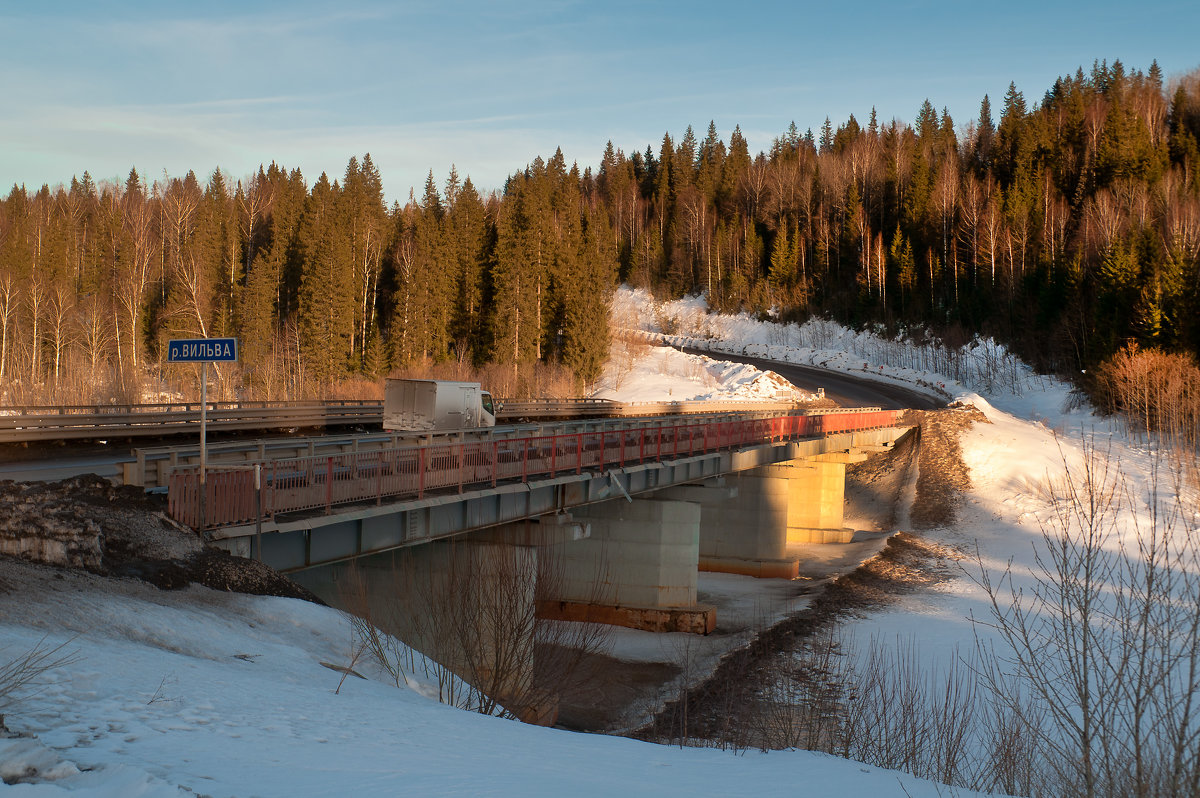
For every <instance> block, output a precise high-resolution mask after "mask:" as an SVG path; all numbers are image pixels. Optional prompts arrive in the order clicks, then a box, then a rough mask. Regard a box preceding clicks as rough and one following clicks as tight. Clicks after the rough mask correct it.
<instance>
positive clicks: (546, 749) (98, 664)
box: [0, 291, 1146, 798]
mask: <svg viewBox="0 0 1200 798" xmlns="http://www.w3.org/2000/svg"><path fill="white" fill-rule="evenodd" d="M701 310H702V308H701V306H700V303H699V302H697V301H695V300H692V301H689V302H684V303H677V304H674V305H665V306H664V305H658V306H656V305H654V304H653V303H650V302H649V301H648V297H645V296H644V295H639V294H638V293H637V292H630V291H622V293H621V294H620V296H619V297H618V301H617V306H616V308H615V313H614V315H615V323H616V324H618V325H623V326H625V327H627V328H628V329H631V330H640V331H643V332H642V334H643V335H644V336H646V337H648V338H653V337H655V336H658V335H660V334H662V333H664V332H670V333H672V335H674V336H677V337H675V338H672V341H684V340H685V339H686V342H687V343H688V344H690V345H692V346H707V347H708V348H710V349H712V350H713V351H714V353H715V352H719V351H736V352H739V353H741V352H747V353H750V354H755V355H759V356H762V357H769V358H775V359H778V360H782V361H785V362H802V363H814V364H819V365H821V364H824V365H834V366H837V367H839V368H844V369H847V370H852V371H859V372H863V373H870V374H871V375H872V376H874V377H875V378H877V379H884V380H889V381H895V382H902V383H904V384H906V385H913V386H919V387H922V388H924V389H925V390H928V391H931V392H933V393H936V394H939V395H941V396H943V397H946V398H950V399H958V400H961V401H966V402H971V403H974V404H975V405H976V406H977V407H978V408H979V409H980V410H981V411H983V412H984V413H985V414H986V415H987V417H988V420H989V421H990V422H991V423H990V424H982V423H981V424H976V425H975V426H974V427H973V428H972V429H971V430H970V431H969V432H967V433H965V434H964V436H963V440H962V444H963V450H964V451H963V454H964V459H965V461H966V462H967V464H968V465H969V467H970V469H971V478H972V487H971V489H970V492H969V494H968V497H967V504H966V507H965V508H964V509H963V511H962V513H961V516H960V522H959V524H958V525H957V526H956V527H955V528H954V529H946V530H935V531H934V532H933V533H931V534H932V535H933V536H934V537H936V538H940V539H941V540H942V542H944V543H947V544H950V545H955V546H958V547H960V548H962V549H967V550H971V549H973V548H974V546H975V545H976V544H977V545H978V547H979V551H980V553H981V556H982V557H983V559H984V561H985V562H986V563H988V564H991V565H1000V566H1002V565H1003V564H1004V563H1005V562H1007V561H1008V560H1009V559H1010V558H1011V559H1012V560H1013V562H1014V565H1015V566H1016V567H1017V568H1025V569H1028V567H1029V566H1030V564H1031V562H1032V550H1033V549H1032V547H1033V544H1034V543H1035V542H1036V541H1037V540H1039V539H1040V525H1039V519H1042V518H1044V517H1045V514H1046V512H1047V508H1048V503H1047V498H1046V495H1045V493H1044V492H1043V491H1042V490H1041V488H1040V486H1041V485H1042V484H1043V481H1044V479H1045V478H1046V477H1047V475H1054V474H1058V473H1061V471H1062V470H1063V467H1064V458H1065V460H1066V462H1068V463H1077V462H1078V461H1079V459H1080V457H1081V454H1080V451H1079V447H1078V445H1077V444H1076V443H1074V442H1073V441H1074V440H1075V438H1073V435H1075V434H1078V433H1080V432H1081V431H1090V432H1092V433H1093V434H1099V435H1101V436H1106V437H1112V436H1114V433H1113V431H1112V430H1110V429H1109V428H1108V427H1107V426H1105V425H1104V423H1103V422H1101V421H1099V420H1098V419H1097V418H1095V417H1094V416H1092V415H1091V414H1090V413H1088V412H1087V411H1086V410H1069V409H1067V408H1066V400H1067V399H1068V394H1069V392H1068V390H1067V389H1066V387H1065V386H1063V385H1061V384H1059V383H1056V382H1054V381H1052V380H1047V379H1043V378H1039V377H1036V376H1034V375H1033V374H1032V373H1030V372H1029V370H1028V369H1026V368H1024V367H1023V366H1022V365H1021V364H1020V363H1018V362H1017V361H1016V360H1015V359H1013V358H1011V357H1010V356H1008V355H1007V354H1006V353H1005V352H1004V351H1003V350H1002V348H1000V347H997V346H996V345H995V344H994V343H991V342H979V343H978V344H977V345H975V346H974V347H972V348H971V350H970V351H969V352H968V353H967V354H966V355H965V356H961V357H959V358H957V359H953V358H950V357H948V356H947V354H946V353H945V352H942V351H938V350H937V347H933V348H931V349H930V350H929V351H924V352H922V351H920V348H919V347H916V346H911V347H908V348H905V347H902V346H896V345H893V344H890V343H888V342H884V341H881V340H879V339H878V338H875V337H873V336H870V335H864V334H859V333H852V332H850V331H846V330H843V329H841V328H838V327H837V326H836V325H832V324H829V323H826V322H818V323H815V324H811V325H805V327H795V326H789V327H781V326H778V325H771V324H769V323H763V322H758V321H755V320H753V319H749V318H745V317H712V316H705V315H703V314H702V312H701ZM938 363H942V364H945V366H946V369H945V371H947V372H953V373H944V372H942V371H938V370H937V368H935V366H936V365H937V364H938ZM747 368H748V367H743V366H738V367H736V368H730V367H723V366H719V365H716V364H714V363H711V362H704V361H701V360H699V359H695V358H690V357H687V356H680V355H678V354H677V353H676V354H671V353H668V352H663V351H661V350H658V349H650V348H647V349H645V350H643V351H641V352H640V357H634V358H633V360H632V362H629V363H614V364H610V368H609V371H608V373H607V374H606V377H605V380H606V384H605V385H604V386H603V391H604V392H605V395H607V396H610V397H613V398H620V399H622V400H662V399H686V398H694V397H698V396H728V395H734V396H739V397H740V396H744V394H741V393H739V391H743V390H744V391H746V392H747V393H755V392H759V391H760V389H761V391H762V393H760V395H762V396H763V398H775V397H774V391H775V390H776V387H775V386H774V384H773V383H771V382H770V379H769V378H767V377H764V376H763V375H758V374H755V373H753V372H752V371H748V370H747ZM668 375H669V376H668ZM739 385H740V386H742V387H738V386H739ZM745 386H752V387H745ZM753 386H759V387H753ZM664 390H665V392H666V395H665V396H664V395H663V392H664ZM723 392H725V393H723ZM768 393H769V394H771V395H769V396H767V395H766V394H768ZM1055 431H1057V432H1059V433H1060V437H1056V436H1055V434H1054V432H1055ZM1062 433H1065V434H1062ZM1114 446H1116V447H1119V449H1120V452H1121V453H1122V455H1127V457H1123V460H1122V462H1123V463H1124V464H1125V465H1126V466H1127V467H1128V468H1129V469H1130V470H1131V471H1132V472H1139V471H1140V470H1141V469H1144V467H1145V466H1146V453H1145V452H1144V451H1141V450H1140V449H1138V447H1136V446H1131V445H1128V444H1127V443H1125V442H1124V441H1122V440H1120V439H1116V440H1115V442H1114ZM1143 482H1144V480H1143ZM1138 484H1142V483H1138ZM22 573H23V572H22ZM6 574H7V572H6V571H5V572H0V646H2V647H3V649H4V650H3V652H2V653H0V664H2V663H3V662H4V661H5V660H7V659H8V658H9V657H12V656H15V655H17V654H18V653H20V652H22V651H25V650H28V649H29V648H31V647H33V646H36V645H38V644H39V643H42V644H47V645H52V646H53V645H59V644H65V649H64V650H69V651H72V652H76V655H77V658H76V661H75V662H73V663H72V664H68V665H65V666H63V667H61V668H58V669H55V670H53V671H50V672H48V673H47V674H46V675H45V677H44V679H43V684H42V685H41V689H40V691H39V692H37V693H36V694H34V695H31V696H28V697H26V699H25V700H24V701H23V702H21V703H20V704H19V705H17V706H15V707H12V708H10V709H9V710H8V713H7V716H6V717H5V718H4V722H5V723H6V724H7V726H8V728H9V729H11V730H12V731H13V732H18V733H20V735H21V736H15V737H7V738H4V739H0V774H2V775H3V777H4V779H5V780H6V781H9V782H12V781H15V780H17V779H18V778H19V777H21V776H22V775H25V774H27V775H28V779H27V781H26V783H20V784H15V785H13V786H10V787H8V788H6V791H5V794H6V795H8V794H11V795H14V796H22V795H31V796H44V795H72V796H74V795H80V796H82V795H95V796H166V795H171V796H179V795H211V796H253V795H262V796H275V795H280V796H283V795H286V796H323V795H331V794H348V795H355V796H360V795H361V796H371V795H378V796H391V795H398V794H409V795H463V796H467V795H521V796H525V795H563V794H569V795H579V796H583V795H597V796H600V795H613V794H624V795H656V796H658V795H689V796H701V795H743V794H750V793H753V794H756V795H787V796H806V795H808V796H824V795H832V794H842V795H878V796H890V795H895V796H901V795H907V796H913V797H914V798H916V797H918V796H928V797H929V798H932V797H933V796H940V795H948V794H954V795H965V794H966V793H964V792H962V791H957V790H955V791H953V792H951V791H949V790H947V788H945V787H939V786H938V785H934V784H931V783H928V782H923V781H920V780H917V779H914V778H911V777H909V776H906V775H903V774H899V773H896V772H893V771H887V770H882V769H879V768H876V767H871V766H867V765H861V764H859V763H855V762H851V761H847V760H841V759H837V758H834V757H830V756H825V755H821V754H814V753H809V752H803V751H787V752H772V753H767V754H762V753H757V752H750V753H744V754H740V755H739V754H734V753H731V752H724V751H719V750H714V749H679V748H671V747H664V746H658V745H651V744H646V743H640V742H635V741H632V740H628V739H623V738H615V737H605V736H599V735H585V734H576V733H569V732H563V731H557V730H553V729H545V728H538V727H532V726H526V725H522V724H520V723H516V722H512V721H506V720H500V719H496V718H489V717H483V716H480V715H477V714H473V713H470V712H464V711H460V710H456V709H452V708H450V707H447V706H444V705H440V704H438V703H437V702H436V701H435V700H433V699H431V698H430V697H429V696H430V695H431V694H436V691H435V690H433V689H431V688H430V687H429V686H425V685H421V684H418V683H413V684H412V685H410V686H409V687H404V688H396V687H394V686H391V685H389V684H388V683H387V682H386V680H384V679H382V678H378V675H377V674H375V673H373V672H372V670H371V667H370V664H369V663H366V662H362V661H359V662H352V659H353V655H352V651H351V649H352V641H351V631H350V625H349V623H348V622H347V620H346V619H345V618H344V617H342V616H341V615H340V614H339V613H337V612H335V611H333V610H330V609H326V608H321V607H317V606H313V605H310V604H306V603H303V602H299V601H294V600H287V599H277V598H260V597H250V596H241V595H232V594H222V593H215V592H212V591H209V590H206V589H203V588H198V587H193V588H189V589H188V590H185V591H182V592H176V593H165V592H160V591H157V590H155V589H154V588H151V587H148V586H145V585H142V584H140V583H132V582H131V583H127V584H125V585H123V586H122V587H121V588H120V589H119V590H117V591H115V592H114V591H112V590H111V589H107V590H102V589H100V587H99V586H98V584H97V581H96V580H95V579H94V578H92V577H87V576H77V577H68V578H60V577H59V576H57V575H55V574H54V573H53V572H51V571H48V570H43V569H35V570H34V572H33V576H32V577H26V576H21V575H20V574H16V575H13V574H8V575H6ZM984 612H985V605H984V603H983V597H982V596H981V594H980V591H979V588H978V587H977V586H976V585H975V584H974V583H973V582H972V581H971V580H970V579H968V578H966V576H963V577H960V578H957V579H953V580H951V581H950V582H948V583H945V584H943V585H942V586H941V587H940V588H938V589H937V590H933V591H927V592H924V593H918V594H914V595H913V596H911V597H907V598H906V599H905V600H904V601H903V602H902V603H901V604H900V605H898V607H897V608H896V609H895V610H893V611H890V612H887V613H883V614H877V615H874V616H869V617H866V618H864V619H862V620H861V621H858V622H856V623H855V624H853V626H852V628H851V630H850V632H849V634H851V635H855V636H859V637H861V638H863V639H866V638H870V637H875V638H877V639H884V640H886V639H894V638H896V637H897V636H900V637H905V638H908V639H911V640H912V641H914V642H915V645H916V646H917V647H919V649H920V650H921V651H922V652H923V653H922V656H923V658H924V659H925V660H926V661H928V662H930V663H931V664H933V665H934V666H935V667H936V664H937V663H938V662H939V661H941V662H944V661H945V660H946V658H948V657H950V656H952V655H953V651H954V649H955V647H956V646H957V647H959V648H962V647H963V646H969V645H970V641H971V640H972V633H973V630H972V626H971V624H970V622H969V621H968V620H967V618H968V617H969V616H971V615H972V614H973V615H975V616H976V617H979V616H981V614H983V613H984ZM931 621H936V623H931ZM348 665H353V666H354V669H355V670H356V671H359V672H361V673H363V674H365V675H367V676H368V677H373V678H367V679H359V678H356V677H354V676H350V677H344V675H343V673H341V672H339V671H338V670H335V669H334V668H331V667H329V666H334V667H345V666H348Z"/></svg>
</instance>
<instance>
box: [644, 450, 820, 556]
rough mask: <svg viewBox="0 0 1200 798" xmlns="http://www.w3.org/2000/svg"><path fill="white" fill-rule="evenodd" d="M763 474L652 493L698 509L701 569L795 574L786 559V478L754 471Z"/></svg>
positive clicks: (742, 475) (730, 476) (749, 472)
mask: <svg viewBox="0 0 1200 798" xmlns="http://www.w3.org/2000/svg"><path fill="white" fill-rule="evenodd" d="M763 470H765V469H755V470H754V471H748V472H744V473H741V474H731V475H729V476H726V477H723V478H722V479H721V480H720V481H714V482H713V483H711V484H706V485H683V486H680V487H674V488H667V489H666V490H662V491H659V492H658V493H656V494H655V495H656V496H657V497H658V498H662V499H675V500H682V501H691V502H695V503H696V504H699V505H700V557H699V568H700V570H701V571H717V572H720V573H731V574H743V575H746V576H756V577H775V578H781V579H793V578H795V576H796V574H797V573H798V572H799V571H798V569H799V563H798V562H797V560H796V558H795V557H791V558H789V557H788V556H787V523H788V497H789V492H788V486H789V480H788V479H787V478H786V477H779V476H771V475H766V474H760V473H757V472H759V471H763Z"/></svg>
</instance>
